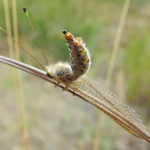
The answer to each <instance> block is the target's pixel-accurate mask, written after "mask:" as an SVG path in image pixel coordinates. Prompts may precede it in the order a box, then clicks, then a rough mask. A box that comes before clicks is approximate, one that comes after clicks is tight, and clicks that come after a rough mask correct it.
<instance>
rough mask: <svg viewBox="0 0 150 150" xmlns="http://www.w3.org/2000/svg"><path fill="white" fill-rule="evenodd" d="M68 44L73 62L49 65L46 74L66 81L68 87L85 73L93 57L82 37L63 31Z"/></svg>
mask: <svg viewBox="0 0 150 150" xmlns="http://www.w3.org/2000/svg"><path fill="white" fill-rule="evenodd" d="M63 33H64V35H65V39H66V41H67V45H68V46H69V51H70V56H71V63H70V64H68V63H61V62H58V63H57V64H54V65H50V66H47V67H46V69H47V70H48V71H47V72H46V75H47V76H48V77H49V78H52V79H54V80H56V81H57V82H58V84H59V83H64V84H65V85H66V88H65V89H67V88H68V86H69V84H71V83H72V82H73V81H75V80H77V79H78V78H79V77H80V76H82V75H84V74H85V73H86V72H87V71H88V70H89V68H90V65H91V58H90V53H89V51H88V49H87V48H86V47H85V43H83V40H82V38H79V37H76V38H75V37H74V36H73V35H72V34H71V33H70V32H67V31H66V30H64V31H63Z"/></svg>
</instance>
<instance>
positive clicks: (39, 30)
mask: <svg viewBox="0 0 150 150" xmlns="http://www.w3.org/2000/svg"><path fill="white" fill-rule="evenodd" d="M0 4H1V5H0V20H1V21H0V26H2V27H3V28H4V29H5V15H4V8H3V4H2V1H1V2H0ZM123 4H124V1H122V0H116V1H111V0H101V1H100V0H82V1H80V0H76V1H73V0H72V1H71V0H66V1H62V0H57V1H56V0H50V1H49V0H45V1H41V0H36V1H30V0H26V1H17V12H18V27H19V40H20V41H19V42H20V43H21V45H23V47H25V48H26V49H27V50H29V51H30V52H31V53H32V54H33V55H34V56H35V57H36V58H37V59H38V60H39V61H40V62H41V63H42V64H43V65H44V64H46V62H45V60H44V57H43V56H42V54H41V52H40V49H39V46H38V44H37V42H36V40H35V38H34V36H33V33H32V30H31V27H30V25H29V22H28V20H27V17H26V16H25V14H24V13H23V11H22V7H23V6H25V7H27V9H28V13H29V16H30V18H31V20H32V23H33V26H34V29H35V31H36V34H37V36H38V39H39V41H40V43H41V45H42V47H43V49H44V51H45V53H46V55H47V58H48V60H49V62H50V63H55V62H57V61H59V60H61V61H70V58H69V52H68V47H67V46H66V41H65V39H64V36H63V34H62V31H63V30H64V29H65V30H68V31H70V32H71V33H72V34H73V35H75V36H79V37H82V38H83V40H84V42H85V43H86V45H87V47H88V48H89V49H90V53H91V58H92V66H91V70H90V71H89V73H88V74H89V76H91V77H92V78H96V79H97V80H99V81H100V82H102V83H103V84H104V83H105V80H106V75H107V69H108V65H109V59H110V56H111V51H112V47H113V42H114V39H115V35H116V31H117V28H118V24H119V19H120V15H121V12H122V8H123ZM9 7H10V12H12V3H11V1H9ZM149 8H150V2H149V0H142V1H140V0H136V1H131V4H130V7H129V12H128V14H127V18H126V21H125V26H124V31H123V34H122V37H121V43H120V46H119V53H118V55H117V60H116V63H115V69H114V72H113V78H112V86H111V89H112V91H115V93H117V94H118V95H119V93H118V91H117V88H118V87H116V86H117V83H118V82H119V79H118V74H119V73H120V72H121V77H122V78H123V85H122V86H123V93H125V100H126V101H127V103H130V104H131V105H136V106H137V108H138V112H141V113H140V114H142V116H145V117H146V118H147V119H148V118H149V116H150V107H149V106H150V71H149V69H150V59H149V58H150V42H149V41H150V32H149V31H150V25H149V22H150V9H149ZM11 20H12V16H11ZM7 49H8V46H7V39H6V35H5V34H4V33H2V32H0V54H1V55H5V56H9V55H8V51H7ZM21 61H22V62H25V63H27V64H32V65H33V66H36V67H39V66H38V64H37V63H36V62H34V60H32V58H30V56H28V55H27V54H25V53H24V52H23V51H22V50H21ZM1 66H2V70H3V71H4V72H5V73H6V72H7V73H8V71H6V70H5V68H4V65H3V64H2V65H1ZM6 68H8V67H6ZM23 76H25V75H24V74H23ZM7 79H8V80H7ZM24 80H25V82H26V83H25V87H27V88H29V85H28V84H31V83H35V82H36V81H35V79H33V80H32V81H30V82H31V83H28V80H29V79H28V78H26V79H24ZM36 80H37V79H36ZM0 81H1V85H2V87H3V88H2V87H1V88H2V89H0V90H2V91H1V93H3V92H4V91H3V90H10V88H11V87H9V84H10V81H11V77H9V74H8V75H7V76H6V77H5V80H3V82H2V79H1V80H0ZM40 84H41V83H40ZM114 85H116V86H114ZM46 87H47V88H49V87H48V85H46ZM34 88H35V89H36V88H37V89H38V85H37V86H34ZM42 88H44V87H43V86H42ZM35 89H34V90H35ZM30 90H32V89H30ZM44 90H45V92H46V91H47V92H48V91H49V89H46V88H44ZM51 90H52V88H51ZM53 90H54V89H53ZM53 90H52V91H53ZM35 92H36V91H35ZM53 92H54V91H53ZM28 93H29V92H28ZM50 93H52V92H50ZM33 95H34V94H32V93H29V95H28V98H29V99H31V98H32V97H34V98H35V100H33V101H34V103H35V105H36V106H35V107H36V108H34V109H35V111H37V114H38V107H40V106H39V105H38V104H42V106H43V105H44V104H43V103H42V102H38V104H36V99H38V98H39V94H38V93H36V95H34V96H33ZM43 95H44V92H43ZM47 96H48V94H47ZM49 96H50V94H49ZM2 97H3V96H2ZM10 97H11V95H10ZM54 97H57V96H54ZM60 97H63V98H64V99H66V98H67V96H66V95H65V96H62V95H61V96H60ZM42 98H43V99H45V97H42ZM70 98H71V99H72V97H70ZM8 99H9V98H8ZM46 99H47V101H46V102H48V100H49V98H46ZM122 99H124V98H122ZM68 103H69V101H68ZM72 103H73V102H72ZM74 103H75V102H74ZM33 105H34V104H33ZM56 105H57V102H56ZM60 105H64V104H62V103H60ZM30 107H32V106H30ZM64 107H65V108H66V106H64ZM64 107H63V108H64ZM78 107H79V106H78ZM88 107H89V105H88V106H86V111H89V110H88V109H87V108H88ZM65 108H64V109H65ZM41 109H42V110H41V111H42V115H43V116H44V117H46V113H45V112H44V110H45V108H44V107H43V108H41ZM51 109H54V108H51ZM61 109H62V108H61ZM72 109H73V108H72ZM31 110H32V109H31ZM31 110H30V109H29V112H30V111H31ZM46 110H49V109H48V108H46ZM90 110H93V109H90ZM62 111H63V109H62ZM31 112H32V111H31ZM68 112H69V110H68ZM47 113H48V112H47ZM65 113H66V115H68V113H67V112H64V114H65ZM72 113H73V112H72ZM53 115H54V114H53ZM88 115H91V114H90V113H89V114H88ZM43 116H42V117H43ZM83 116H84V114H83ZM32 117H33V116H32ZM36 117H37V118H38V117H39V116H38V115H37V116H35V118H36ZM92 117H93V116H92ZM92 117H91V118H90V117H89V118H88V119H89V120H90V121H92ZM35 118H34V117H33V118H29V120H30V121H31V122H32V123H31V124H32V126H34V125H35V124H36V121H37V120H36V119H35ZM53 119H54V118H53ZM69 119H71V118H66V120H63V124H64V126H60V128H61V129H62V128H65V130H63V132H65V133H62V135H64V134H66V136H68V134H69V133H68V132H67V129H66V127H65V124H67V123H68V121H69V122H71V121H72V120H69ZM147 119H145V120H147ZM81 120H82V119H81ZM81 120H80V119H79V120H78V121H81ZM94 120H97V118H94ZM55 121H56V122H57V121H58V122H61V120H57V119H56V120H55ZM84 121H85V120H84ZM93 122H94V124H93V125H92V126H93V128H95V127H96V126H95V125H96V121H93ZM147 122H148V121H147ZM149 123H150V122H149ZM58 124H59V123H58ZM72 124H73V122H72ZM59 125H60V124H59ZM107 125H108V124H107ZM107 125H106V126H107ZM73 126H74V125H73ZM77 126H78V127H77V130H78V128H80V123H79V124H78V125H77ZM84 126H85V128H86V129H87V130H86V129H84V130H85V131H87V133H89V134H90V135H91V136H92V137H93V138H94V135H95V132H96V131H94V130H93V129H91V128H90V127H89V125H88V123H86V121H85V122H84ZM46 127H47V128H48V130H49V126H48V124H47V126H46ZM74 128H75V127H74ZM114 128H115V127H114ZM95 130H96V129H95ZM105 130H106V129H104V132H105V133H106V135H104V139H103V140H102V142H103V148H104V149H111V145H112V144H113V141H108V139H107V136H110V135H109V134H108V133H107V130H106V131H105ZM31 132H32V134H33V135H34V134H36V133H37V132H35V131H31ZM41 132H42V131H41ZM46 132H47V129H45V130H44V133H45V134H46ZM113 132H114V131H112V134H113ZM40 134H41V135H42V134H43V133H40ZM40 134H39V135H36V136H37V138H38V137H40V138H41V141H45V137H44V136H43V137H42V136H40ZM71 134H72V135H73V134H76V133H71ZM85 134H86V133H85ZM127 134H128V133H127ZM36 136H35V137H36ZM56 136H57V135H56ZM78 136H79V137H80V138H79V139H84V137H83V136H85V135H84V134H81V133H78ZM129 136H130V135H129ZM40 138H39V139H40ZM46 138H48V137H46ZM57 138H58V137H57ZM88 138H89V136H88ZM113 138H114V137H113V136H112V137H111V139H113ZM39 139H38V140H39ZM79 139H74V140H77V141H78V142H77V141H75V142H74V143H78V146H77V145H76V146H77V147H78V148H77V147H76V148H77V149H79V147H81V149H82V147H84V148H85V149H86V146H85V145H84V144H83V145H82V142H80V140H79ZM129 139H130V138H129ZM59 140H60V139H59ZM86 140H88V139H85V141H86ZM81 141H82V140H81ZM89 141H90V140H89ZM32 142H33V143H34V141H32ZM118 143H119V142H118ZM88 144H89V145H90V142H89V143H88ZM131 145H132V144H131ZM41 146H43V145H42V143H41ZM132 148H133V147H132ZM45 149H47V148H46V146H45ZM66 149H67V148H66ZM72 149H73V148H72ZM87 149H88V148H87ZM114 149H115V147H114ZM120 149H121V148H120ZM128 149H130V148H129V147H128ZM133 149H134V148H133ZM145 149H147V147H146V146H145ZM70 150H71V148H70Z"/></svg>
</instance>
